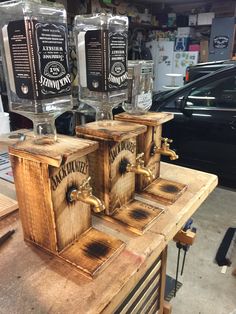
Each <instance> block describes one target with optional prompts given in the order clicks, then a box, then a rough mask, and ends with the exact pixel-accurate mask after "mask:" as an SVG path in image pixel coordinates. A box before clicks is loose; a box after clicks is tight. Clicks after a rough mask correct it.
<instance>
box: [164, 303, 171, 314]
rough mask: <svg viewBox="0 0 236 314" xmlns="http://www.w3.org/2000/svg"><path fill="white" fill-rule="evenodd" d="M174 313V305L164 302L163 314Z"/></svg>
mask: <svg viewBox="0 0 236 314" xmlns="http://www.w3.org/2000/svg"><path fill="white" fill-rule="evenodd" d="M171 313H172V305H171V304H170V303H169V302H166V301H165V302H164V307H163V314H171Z"/></svg>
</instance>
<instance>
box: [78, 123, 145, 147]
mask: <svg viewBox="0 0 236 314" xmlns="http://www.w3.org/2000/svg"><path fill="white" fill-rule="evenodd" d="M146 129H147V128H146V127H145V125H140V124H134V123H127V122H121V121H113V120H112V121H109V124H108V123H107V122H104V123H102V122H91V123H87V124H85V125H84V126H77V127H76V134H77V136H81V135H86V138H91V139H95V140H96V139H103V140H106V141H114V142H120V141H124V140H126V139H129V138H131V137H134V136H137V135H139V134H142V133H144V132H145V131H146Z"/></svg>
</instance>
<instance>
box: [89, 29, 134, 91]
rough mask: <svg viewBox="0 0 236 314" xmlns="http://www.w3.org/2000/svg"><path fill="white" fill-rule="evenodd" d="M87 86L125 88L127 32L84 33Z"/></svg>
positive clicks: (90, 87)
mask: <svg viewBox="0 0 236 314" xmlns="http://www.w3.org/2000/svg"><path fill="white" fill-rule="evenodd" d="M85 51H86V53H85V55H86V78H87V88H88V89H89V90H91V91H97V92H107V91H116V90H121V89H125V88H127V85H128V81H127V80H128V72H127V33H126V32H124V33H111V32H108V31H100V30H91V31H87V32H86V34H85Z"/></svg>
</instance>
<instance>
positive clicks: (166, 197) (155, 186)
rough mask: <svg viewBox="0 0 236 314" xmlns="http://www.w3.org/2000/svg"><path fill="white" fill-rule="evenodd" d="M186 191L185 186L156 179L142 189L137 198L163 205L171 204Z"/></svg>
mask: <svg viewBox="0 0 236 314" xmlns="http://www.w3.org/2000/svg"><path fill="white" fill-rule="evenodd" d="M186 189H187V185H185V184H182V183H178V182H174V181H169V180H165V179H162V178H158V179H156V180H155V181H153V182H152V183H151V184H150V185H149V186H148V187H146V188H145V189H144V191H143V192H142V193H139V196H141V197H144V198H148V199H150V200H153V201H159V202H160V203H162V204H165V205H171V204H173V203H174V202H175V201H176V200H177V199H178V198H179V197H180V196H181V195H182V194H183V193H184V191H185V190H186Z"/></svg>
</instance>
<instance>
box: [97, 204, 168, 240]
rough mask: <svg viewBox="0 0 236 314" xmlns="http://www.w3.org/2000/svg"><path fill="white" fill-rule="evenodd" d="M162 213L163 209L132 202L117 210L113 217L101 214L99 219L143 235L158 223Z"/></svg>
mask: <svg viewBox="0 0 236 314" xmlns="http://www.w3.org/2000/svg"><path fill="white" fill-rule="evenodd" d="M162 213H163V209H161V208H158V207H154V206H150V205H148V204H145V203H143V202H140V201H137V200H132V201H130V202H128V203H126V204H125V205H123V206H121V207H120V208H117V209H116V210H115V212H114V213H113V215H112V216H109V215H103V214H101V215H100V216H99V217H100V218H102V219H105V220H108V221H111V222H112V223H114V224H120V225H121V226H123V227H124V228H127V229H128V230H130V231H132V232H134V233H136V234H139V235H142V234H143V233H144V232H146V231H147V230H148V229H149V228H150V227H151V226H152V224H154V223H155V222H156V220H157V219H158V217H159V216H160V215H161V214H162Z"/></svg>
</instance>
